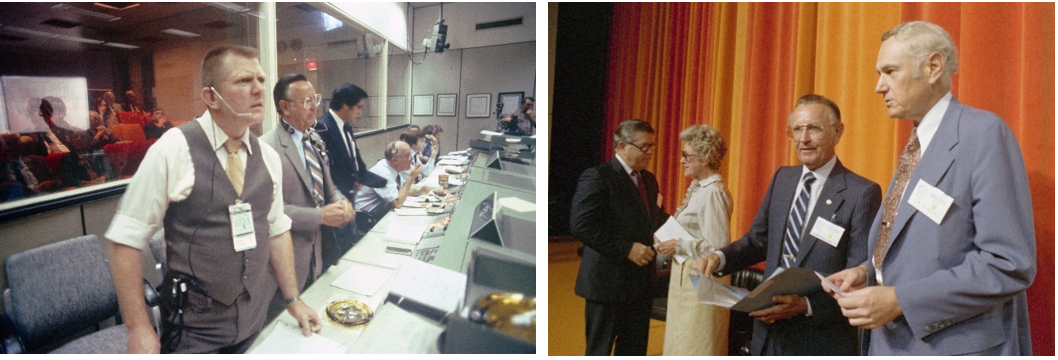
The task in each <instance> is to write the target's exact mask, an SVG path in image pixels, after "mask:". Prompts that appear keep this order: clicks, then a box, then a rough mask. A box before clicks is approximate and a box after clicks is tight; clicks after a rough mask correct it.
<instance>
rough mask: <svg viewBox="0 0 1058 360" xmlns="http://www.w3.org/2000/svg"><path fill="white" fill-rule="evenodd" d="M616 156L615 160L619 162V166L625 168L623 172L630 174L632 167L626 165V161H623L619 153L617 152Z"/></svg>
mask: <svg viewBox="0 0 1058 360" xmlns="http://www.w3.org/2000/svg"><path fill="white" fill-rule="evenodd" d="M616 157H617V161H618V162H620V163H621V167H623V168H625V174H628V176H632V168H631V167H629V166H628V163H626V162H625V159H622V158H621V154H617V155H616Z"/></svg>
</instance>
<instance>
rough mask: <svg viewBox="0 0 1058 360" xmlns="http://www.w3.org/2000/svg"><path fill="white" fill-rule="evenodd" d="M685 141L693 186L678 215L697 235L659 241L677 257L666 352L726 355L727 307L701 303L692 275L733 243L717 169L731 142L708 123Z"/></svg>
mask: <svg viewBox="0 0 1058 360" xmlns="http://www.w3.org/2000/svg"><path fill="white" fill-rule="evenodd" d="M680 142H682V143H683V154H682V159H681V160H680V163H681V164H683V169H684V170H683V175H684V176H686V177H688V178H690V179H691V184H690V186H689V187H688V189H687V194H686V196H684V198H683V204H682V205H680V206H679V207H678V208H676V213H675V214H673V216H674V217H675V218H676V222H678V223H679V224H680V225H681V226H683V228H684V229H685V230H687V232H688V233H689V234H691V235H692V236H693V237H694V239H669V240H665V241H661V239H657V238H656V237H655V239H654V241H655V242H657V244H656V247H657V250H658V252H659V253H661V254H662V255H665V256H669V257H672V258H673V262H672V275H671V277H670V279H669V300H668V310H667V319H666V320H665V348H664V355H727V328H728V316H729V313H728V310H727V309H724V308H722V307H718V306H713V305H706V304H700V303H698V300H697V296H696V293H695V290H694V286H693V285H691V281H690V277H689V275H690V273H691V269H693V268H694V261H695V260H696V259H698V258H701V257H705V256H707V255H709V254H711V253H712V252H714V251H716V250H717V249H719V248H721V247H723V246H724V245H727V244H728V242H730V230H729V228H728V224H729V222H728V220H729V219H730V218H731V193H730V192H728V190H727V187H726V186H725V185H724V181H723V178H722V177H721V176H720V173H719V172H718V171H719V169H720V161H721V160H723V159H724V154H726V153H727V146H726V145H725V144H724V139H723V138H722V137H720V133H719V132H718V131H716V129H714V128H713V127H711V126H709V125H693V126H691V127H689V128H687V129H684V130H683V131H682V132H680ZM684 256H686V257H687V258H686V259H685V260H684V261H682V262H680V261H679V260H680V259H682V258H683V257H684ZM717 281H721V282H724V283H728V282H729V281H730V278H729V277H724V278H722V279H719V280H717Z"/></svg>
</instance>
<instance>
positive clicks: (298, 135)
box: [279, 119, 305, 145]
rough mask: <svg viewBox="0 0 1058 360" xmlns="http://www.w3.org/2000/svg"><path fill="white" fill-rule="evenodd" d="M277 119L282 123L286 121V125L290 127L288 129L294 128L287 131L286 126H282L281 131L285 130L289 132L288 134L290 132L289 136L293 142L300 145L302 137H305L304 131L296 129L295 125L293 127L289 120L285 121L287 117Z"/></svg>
mask: <svg viewBox="0 0 1058 360" xmlns="http://www.w3.org/2000/svg"><path fill="white" fill-rule="evenodd" d="M279 121H282V122H283V123H286V124H287V126H289V127H290V130H294V131H288V130H287V129H286V126H283V131H286V132H287V133H289V134H290V138H291V139H294V143H295V144H299V145H300V144H301V141H302V139H304V138H305V132H303V131H298V129H297V128H295V127H294V125H290V122H289V121H287V119H280V120H279Z"/></svg>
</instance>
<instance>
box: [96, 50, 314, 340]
mask: <svg viewBox="0 0 1058 360" xmlns="http://www.w3.org/2000/svg"><path fill="white" fill-rule="evenodd" d="M257 57H258V52H257V50H256V49H253V48H249V47H244V46H232V45H222V46H219V47H216V48H214V49H213V50H211V51H210V52H209V53H207V54H206V56H205V58H204V59H203V60H202V88H201V90H199V96H200V98H201V99H202V101H203V102H204V103H205V105H206V107H207V111H206V112H205V113H204V114H203V115H202V116H201V117H199V118H198V119H195V121H190V122H188V123H186V124H184V125H181V126H179V127H177V128H175V129H173V130H172V131H167V132H165V134H164V135H162V137H161V138H160V139H158V142H157V143H155V145H154V146H152V147H151V148H150V150H148V152H147V155H146V157H145V158H144V161H143V163H142V165H141V166H140V168H139V169H138V170H137V172H136V175H134V176H133V178H132V181H131V182H130V183H129V185H128V188H127V189H126V192H125V196H124V197H123V198H122V200H121V204H120V207H119V208H118V211H117V214H115V215H114V220H113V221H111V223H110V228H109V229H107V232H106V238H107V239H108V240H110V243H109V248H108V256H109V258H110V270H111V276H112V277H113V279H114V287H115V289H116V290H117V294H118V301H119V303H120V305H121V313H122V318H123V319H124V321H125V324H126V325H127V326H128V329H129V342H128V351H129V353H157V352H159V351H164V352H177V353H241V352H244V351H246V349H247V348H249V346H250V344H252V343H253V341H254V339H255V338H256V337H257V335H258V333H259V332H260V330H261V328H262V327H263V326H264V323H265V315H266V311H267V309H268V304H269V302H270V301H271V300H272V296H273V294H274V292H275V290H276V282H277V281H278V286H279V289H280V290H281V291H282V294H283V297H284V299H285V300H287V304H286V309H287V311H289V312H290V314H291V315H292V316H293V317H294V318H295V319H296V320H297V321H298V323H299V325H300V326H301V328H302V332H303V333H304V335H305V336H309V335H311V332H318V331H319V329H320V326H321V323H320V319H319V317H318V316H317V315H316V312H315V311H314V310H312V308H310V307H309V306H308V305H306V304H305V303H304V302H302V301H301V300H300V298H299V292H298V283H297V280H296V278H295V271H294V257H293V249H292V246H291V237H290V231H289V230H290V226H291V225H290V223H291V221H290V218H289V217H288V216H287V215H285V214H284V213H283V186H282V185H283V183H282V178H283V176H282V171H283V168H282V165H281V161H280V158H279V155H278V154H277V153H276V152H275V150H273V149H272V148H271V147H270V146H268V145H267V144H264V143H262V142H260V141H258V139H257V137H256V136H255V135H254V134H253V133H251V132H250V131H247V129H248V128H249V127H250V126H252V125H255V124H259V123H260V122H261V121H262V120H263V118H264V112H265V111H266V110H265V94H266V90H265V88H264V80H265V78H264V71H263V70H262V69H261V65H260V63H259V62H258V60H257ZM162 227H164V229H165V240H166V253H167V255H168V256H167V259H166V262H167V265H168V266H167V269H168V270H167V272H166V275H165V278H164V279H163V280H162V282H163V283H162V291H161V294H160V295H161V296H162V306H161V308H162V316H163V319H162V337H161V341H159V338H158V335H157V334H156V333H155V331H154V328H153V327H152V326H151V323H150V320H149V319H148V316H147V310H146V306H145V302H144V299H143V280H141V278H142V266H141V258H140V253H141V251H142V249H144V248H146V247H147V244H148V239H149V238H150V237H151V236H152V235H153V234H154V233H155V232H156V231H157V230H158V229H159V228H162ZM269 268H271V270H272V271H273V272H274V273H275V275H274V276H273V275H272V274H271V273H270V272H269Z"/></svg>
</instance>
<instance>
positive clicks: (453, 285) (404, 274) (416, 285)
mask: <svg viewBox="0 0 1058 360" xmlns="http://www.w3.org/2000/svg"><path fill="white" fill-rule="evenodd" d="M466 289H467V276H466V275H464V274H462V273H458V272H455V271H452V270H448V269H445V268H443V267H440V266H437V265H433V264H427V263H424V262H422V261H405V262H404V265H402V266H401V267H400V270H398V271H397V277H396V278H395V279H393V285H392V286H391V287H390V288H389V293H390V294H394V295H397V296H403V297H404V298H405V299H408V300H412V301H415V302H417V303H419V304H422V305H425V306H428V307H431V308H434V309H438V310H442V311H444V312H455V311H456V310H457V308H458V306H459V303H460V302H461V301H462V300H463V296H464V294H465V293H466Z"/></svg>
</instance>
